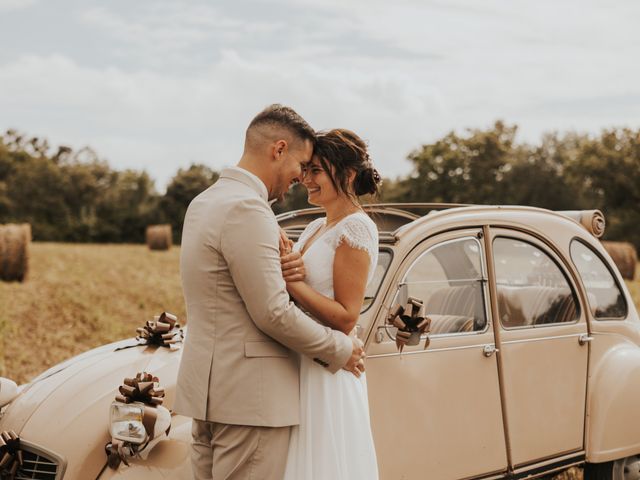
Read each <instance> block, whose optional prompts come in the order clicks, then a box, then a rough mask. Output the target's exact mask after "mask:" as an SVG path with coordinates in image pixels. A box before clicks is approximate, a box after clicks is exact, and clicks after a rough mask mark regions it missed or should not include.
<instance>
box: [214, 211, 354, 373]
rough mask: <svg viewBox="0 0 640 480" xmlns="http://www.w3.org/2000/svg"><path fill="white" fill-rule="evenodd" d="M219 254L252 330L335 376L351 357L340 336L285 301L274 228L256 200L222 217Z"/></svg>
mask: <svg viewBox="0 0 640 480" xmlns="http://www.w3.org/2000/svg"><path fill="white" fill-rule="evenodd" d="M226 218H227V220H226V222H225V226H224V230H223V232H222V236H221V244H220V247H221V250H222V255H223V256H224V258H225V260H226V262H227V265H228V267H229V271H230V273H231V277H232V278H233V281H234V283H235V285H236V288H237V289H238V292H239V293H240V296H241V297H242V300H243V301H244V304H245V306H246V308H247V311H248V312H249V315H250V316H251V319H252V320H253V322H254V323H255V324H256V326H257V327H258V328H259V329H260V330H262V331H263V332H264V333H266V334H267V335H269V336H270V337H272V338H273V339H275V340H277V341H278V342H280V343H282V344H284V345H286V346H287V347H289V348H290V349H292V350H295V351H296V352H299V353H301V354H303V355H306V356H308V357H310V358H313V359H314V360H315V361H316V362H318V363H320V364H321V365H323V366H324V367H326V368H328V369H329V370H330V371H331V372H336V371H338V370H339V369H340V368H342V366H344V364H345V363H346V362H347V360H348V359H349V357H350V356H351V351H352V342H351V339H350V338H349V337H347V336H346V335H344V334H343V333H342V332H338V331H335V330H332V329H330V328H328V327H324V326H322V325H319V324H318V323H316V322H315V321H314V320H312V319H311V318H309V317H308V316H307V315H305V314H304V313H303V312H302V311H301V310H300V309H298V308H297V307H296V306H295V305H294V304H293V303H292V302H291V301H290V299H289V294H288V293H287V290H286V285H285V282H284V280H283V278H282V271H281V267H280V253H279V250H278V234H279V233H278V225H277V222H276V220H275V218H274V217H273V213H272V212H271V210H270V209H269V207H268V206H267V205H266V204H265V203H264V202H263V201H261V200H260V199H250V200H243V201H242V202H240V203H239V204H237V205H236V206H234V207H233V208H232V211H230V212H228V214H227V216H226Z"/></svg>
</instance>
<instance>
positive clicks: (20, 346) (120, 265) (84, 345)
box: [0, 243, 640, 480]
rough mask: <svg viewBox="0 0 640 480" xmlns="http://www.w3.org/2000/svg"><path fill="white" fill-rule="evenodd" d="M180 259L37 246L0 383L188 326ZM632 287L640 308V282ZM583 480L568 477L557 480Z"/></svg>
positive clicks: (6, 299)
mask: <svg viewBox="0 0 640 480" xmlns="http://www.w3.org/2000/svg"><path fill="white" fill-rule="evenodd" d="M179 253H180V250H179V248H176V247H174V248H172V249H171V250H169V251H164V252H158V251H156V252H152V251H149V250H148V249H147V247H146V246H144V245H85V244H55V243H34V244H33V245H32V248H31V260H30V273H29V278H28V280H27V281H26V282H25V283H23V284H20V283H3V282H0V376H5V377H9V378H11V379H13V380H15V381H17V382H19V383H20V382H26V381H28V380H29V379H30V378H32V377H33V376H34V375H36V374H37V373H39V372H41V371H42V370H44V369H46V368H48V367H50V366H52V365H54V364H56V363H58V362H60V361H62V360H64V359H66V358H69V357H71V356H73V355H75V354H78V353H80V352H83V351H85V350H87V349H90V348H92V347H96V346H98V345H102V344H104V343H107V342H111V341H114V340H118V339H122V338H127V337H132V336H134V335H135V329H136V328H137V327H139V326H141V325H142V324H143V323H144V322H145V321H146V320H148V319H150V318H151V317H152V316H153V315H157V314H159V313H161V312H162V311H164V310H166V311H169V312H172V313H175V314H176V315H178V317H179V318H180V319H181V320H183V319H184V316H185V308H184V301H183V299H182V290H181V287H180V277H179V272H178V262H179ZM638 271H639V272H640V265H638ZM627 285H628V287H629V289H630V291H631V294H632V296H633V298H634V302H635V304H636V306H637V307H638V308H640V278H638V279H636V280H635V281H634V282H627ZM581 478H582V471H581V470H580V469H571V470H569V471H567V472H564V473H562V474H561V475H559V476H557V477H556V478H555V479H554V480H579V479H581Z"/></svg>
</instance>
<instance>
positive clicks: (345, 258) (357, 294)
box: [287, 242, 369, 334]
mask: <svg viewBox="0 0 640 480" xmlns="http://www.w3.org/2000/svg"><path fill="white" fill-rule="evenodd" d="M368 272H369V254H368V253H367V252H366V251H364V250H360V249H357V248H353V247H351V246H349V244H347V243H346V242H344V243H342V244H341V245H340V246H339V247H338V248H337V249H336V255H335V258H334V261H333V293H334V297H335V300H334V299H331V298H329V297H326V296H324V295H322V294H321V293H318V292H317V291H315V290H314V289H313V288H311V287H310V286H309V285H307V284H306V283H304V282H288V283H287V290H288V291H289V294H290V295H291V296H292V297H293V298H294V299H295V301H296V302H297V303H298V304H299V305H300V306H301V307H302V308H303V309H305V310H306V311H308V312H309V313H311V315H313V316H314V317H316V318H317V319H318V320H320V321H321V322H322V323H324V324H325V325H327V326H329V327H331V328H333V329H334V330H340V331H342V332H344V333H346V334H349V332H351V330H353V328H354V327H355V325H356V323H357V322H358V317H359V315H360V309H361V308H362V301H363V299H364V292H365V289H366V287H367V275H368Z"/></svg>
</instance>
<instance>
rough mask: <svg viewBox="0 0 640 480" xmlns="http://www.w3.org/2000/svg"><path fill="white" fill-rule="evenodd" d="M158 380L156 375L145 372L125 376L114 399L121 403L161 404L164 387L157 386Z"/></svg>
mask: <svg viewBox="0 0 640 480" xmlns="http://www.w3.org/2000/svg"><path fill="white" fill-rule="evenodd" d="M158 381H159V380H158V377H154V376H153V375H151V374H150V373H147V372H142V373H138V374H137V375H136V376H135V378H125V379H124V382H123V385H120V387H119V388H118V391H119V392H120V395H116V400H117V401H119V402H122V403H131V402H142V403H144V404H146V405H150V406H152V407H155V406H156V405H162V401H163V398H164V388H160V387H159V386H157V383H158ZM154 387H155V388H154Z"/></svg>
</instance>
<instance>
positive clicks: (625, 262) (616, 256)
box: [602, 242, 638, 280]
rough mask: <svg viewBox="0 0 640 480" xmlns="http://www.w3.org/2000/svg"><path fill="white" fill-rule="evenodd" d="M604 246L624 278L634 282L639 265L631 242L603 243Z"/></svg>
mask: <svg viewBox="0 0 640 480" xmlns="http://www.w3.org/2000/svg"><path fill="white" fill-rule="evenodd" d="M602 246H603V247H604V248H605V250H606V251H607V252H608V253H609V255H611V259H612V260H613V262H614V263H615V264H616V266H617V267H618V270H620V274H621V275H622V278H626V279H627V280H633V279H634V278H635V275H636V264H637V263H638V254H637V252H636V249H635V247H634V246H633V245H632V244H631V243H629V242H602Z"/></svg>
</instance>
